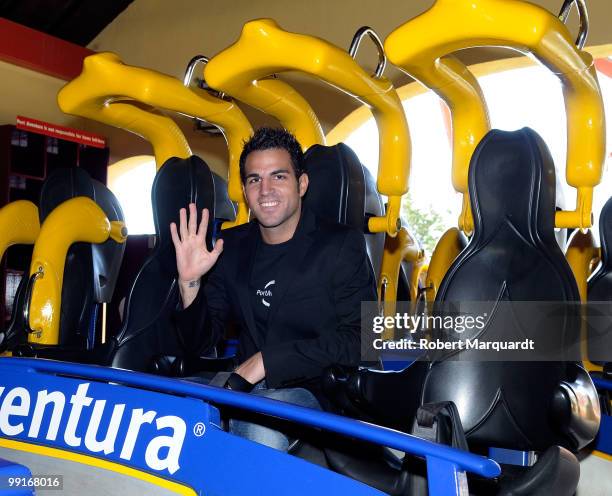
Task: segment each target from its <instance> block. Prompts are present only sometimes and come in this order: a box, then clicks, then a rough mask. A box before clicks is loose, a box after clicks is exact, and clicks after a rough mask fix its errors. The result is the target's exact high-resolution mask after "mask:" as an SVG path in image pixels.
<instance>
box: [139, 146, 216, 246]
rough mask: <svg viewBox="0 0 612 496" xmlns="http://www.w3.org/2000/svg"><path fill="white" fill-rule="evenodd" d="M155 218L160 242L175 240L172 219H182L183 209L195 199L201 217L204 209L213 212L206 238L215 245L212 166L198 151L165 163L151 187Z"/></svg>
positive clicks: (165, 242)
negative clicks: (200, 156) (180, 215)
mask: <svg viewBox="0 0 612 496" xmlns="http://www.w3.org/2000/svg"><path fill="white" fill-rule="evenodd" d="M151 203H152V205H153V222H154V224H155V232H156V234H157V236H158V242H157V244H158V245H166V244H171V243H172V238H171V237H170V223H171V222H176V223H177V225H178V223H179V210H180V209H181V208H186V207H187V206H188V205H189V204H190V203H195V204H196V206H197V209H198V221H199V218H200V215H202V209H203V208H207V209H208V210H209V213H210V217H209V228H208V231H207V236H206V242H207V244H208V246H209V247H211V246H212V245H211V239H212V228H211V225H212V221H213V219H214V218H215V186H214V179H213V174H212V172H211V171H210V168H209V167H208V165H207V164H206V162H204V161H203V160H202V159H201V158H199V157H196V156H195V155H193V156H191V157H189V158H186V159H181V158H177V157H172V158H170V159H168V160H166V162H164V164H163V165H162V166H161V168H160V169H159V170H158V171H157V175H156V176H155V179H154V180H153V186H152V187H151Z"/></svg>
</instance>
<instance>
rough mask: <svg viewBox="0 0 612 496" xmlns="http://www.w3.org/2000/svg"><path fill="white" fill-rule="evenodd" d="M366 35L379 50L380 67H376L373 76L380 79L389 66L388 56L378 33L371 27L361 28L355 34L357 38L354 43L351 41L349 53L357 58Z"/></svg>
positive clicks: (354, 38) (354, 37)
mask: <svg viewBox="0 0 612 496" xmlns="http://www.w3.org/2000/svg"><path fill="white" fill-rule="evenodd" d="M365 35H368V36H369V37H370V39H371V40H372V41H373V42H374V45H375V46H376V49H377V50H378V65H377V66H376V70H375V71H374V74H373V76H374V77H375V78H377V79H378V78H380V77H381V76H382V75H383V72H385V67H386V66H387V56H386V55H385V48H384V47H383V44H382V41H380V38H379V37H378V35H377V34H376V31H374V30H373V29H372V28H371V27H369V26H362V27H360V28H359V29H358V30H357V32H356V33H355V36H353V41H351V46H350V47H349V50H348V53H349V55H350V56H351V57H352V58H353V59H354V58H355V57H356V56H357V50H358V49H359V44H360V43H361V40H362V39H363V37H364V36H365Z"/></svg>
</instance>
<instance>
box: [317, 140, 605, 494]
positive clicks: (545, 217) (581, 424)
mask: <svg viewBox="0 0 612 496" xmlns="http://www.w3.org/2000/svg"><path fill="white" fill-rule="evenodd" d="M469 192H470V198H471V199H472V209H473V212H474V217H475V230H474V236H473V237H472V239H471V240H470V243H469V244H468V246H467V247H466V248H465V250H464V251H463V252H462V253H461V254H460V255H459V257H458V258H457V259H456V260H455V261H454V262H453V264H452V265H451V267H450V269H449V271H448V273H447V275H446V277H445V278H444V280H443V281H442V284H441V287H440V289H439V291H438V293H437V295H436V305H437V306H440V305H442V303H443V302H445V301H447V302H470V301H472V302H475V301H478V302H493V303H492V304H491V305H492V306H491V308H490V311H489V315H491V316H493V314H494V312H495V305H496V303H497V302H503V301H547V302H578V301H579V295H578V289H577V287H576V283H575V280H574V278H573V276H572V273H571V271H570V268H569V266H568V264H567V262H566V260H565V258H564V257H563V254H562V252H561V251H560V249H559V246H558V244H557V243H556V240H555V237H554V215H555V208H554V205H555V181H554V166H553V162H552V159H551V157H550V154H549V152H548V150H547V148H546V145H545V144H544V142H543V141H542V139H541V138H540V137H539V136H537V134H536V133H535V132H533V131H531V130H529V129H523V130H521V131H517V132H513V133H507V132H501V131H491V132H489V133H488V134H487V135H486V136H485V138H484V139H483V140H482V142H481V143H480V144H479V146H478V148H477V150H476V152H475V153H474V156H473V157H472V161H471V164H470V176H469ZM530 209H531V210H530ZM563 308H564V312H566V314H565V315H564V319H563V321H564V328H562V329H559V339H558V341H559V342H558V344H559V347H562V346H564V345H565V344H566V342H567V341H565V340H566V339H568V337H569V339H570V340H571V336H574V337H576V336H578V331H579V326H580V321H579V318H578V315H577V313H576V311H575V307H573V306H572V305H563ZM573 309H574V310H573ZM434 312H435V306H434ZM507 325H508V321H504V322H501V323H500V322H499V321H497V323H495V319H490V321H489V323H488V324H487V325H486V326H485V327H484V330H482V331H479V332H478V334H475V335H474V336H467V335H466V333H464V334H462V335H461V338H462V339H465V338H474V337H478V338H479V339H481V340H483V339H490V340H494V339H495V338H496V337H497V336H499V331H500V329H501V327H503V326H507ZM500 326H501V327H500ZM517 330H518V328H517ZM468 334H469V333H468ZM434 337H435V336H434ZM440 337H442V336H440ZM574 342H575V341H574ZM559 349H563V348H559ZM469 353H470V352H469V351H465V350H464V351H459V352H456V354H454V355H453V356H452V357H451V356H443V357H438V358H437V359H436V360H432V361H431V362H430V361H427V360H417V361H416V362H414V363H413V364H412V365H411V366H409V367H407V368H406V369H404V370H402V371H400V372H389V371H376V370H371V369H360V370H358V371H350V370H342V369H340V368H338V367H335V368H333V369H331V370H329V371H328V374H327V376H326V377H325V378H324V384H325V389H326V391H327V392H328V395H329V396H330V397H331V398H336V403H337V405H338V407H339V408H340V410H341V412H342V413H345V414H349V415H353V416H357V417H358V418H362V419H365V420H369V421H372V422H375V423H378V424H380V425H386V426H390V427H393V428H396V429H398V430H402V431H404V432H409V431H410V430H411V429H412V430H413V431H414V432H426V429H425V430H424V427H425V425H422V424H423V422H424V421H425V424H426V423H427V422H426V419H427V417H429V418H431V415H424V414H423V409H425V410H426V411H427V410H431V408H432V407H431V405H432V404H433V405H435V404H438V403H440V402H452V403H453V404H454V405H455V406H456V408H457V417H458V418H459V419H460V421H459V422H458V424H456V425H458V426H459V427H460V431H461V434H462V433H463V432H465V438H466V441H467V445H468V446H469V447H470V449H472V450H476V451H479V452H481V450H483V449H485V450H486V449H489V448H502V449H510V450H520V451H535V452H538V453H543V455H542V456H541V457H540V459H539V462H538V463H536V464H535V465H533V466H532V467H529V468H525V469H523V470H522V471H520V470H519V471H517V470H515V468H507V469H505V470H504V471H503V472H502V478H501V479H500V480H499V481H498V487H497V488H491V487H489V489H488V490H489V491H492V490H500V491H501V492H502V493H503V492H504V491H509V488H510V487H513V488H514V489H513V491H514V492H510V493H511V494H567V495H571V494H574V492H575V489H576V485H577V483H578V474H579V468H578V462H577V460H576V458H575V456H574V455H572V454H571V452H570V451H568V449H569V450H572V451H576V450H578V449H580V448H582V447H584V446H585V445H586V444H588V443H589V442H591V441H592V440H593V438H594V437H595V435H596V434H597V431H598V428H599V421H600V410H599V404H598V400H597V393H596V391H595V388H594V386H593V383H592V381H591V380H590V378H589V376H588V374H587V373H586V372H585V371H584V369H583V368H582V367H581V366H579V365H577V364H576V363H574V362H483V361H478V360H474V359H472V360H471V361H470V356H469ZM472 358H473V357H472ZM580 386H582V387H581V388H580ZM578 389H581V390H580V391H578ZM576 398H580V400H579V401H580V402H582V404H583V405H584V406H585V407H586V408H579V407H578V404H576ZM446 417H447V418H452V417H453V415H450V414H447V415H446ZM552 418H556V419H561V420H559V421H558V422H556V423H555V424H551V422H550V419H552ZM429 426H430V427H431V420H430V421H429ZM452 438H453V436H451V439H452ZM556 445H561V446H563V448H561V447H559V446H556ZM566 448H567V449H566ZM550 457H552V458H554V459H555V460H557V461H556V462H555V463H552V464H551V465H549V466H548V468H547V469H545V471H546V472H547V474H546V475H544V474H543V473H542V472H541V469H543V465H540V464H541V463H544V465H545V464H546V463H549V461H550V459H551V458H550ZM544 460H548V461H547V462H544ZM538 465H540V466H539V467H538ZM553 466H554V467H555V468H554V469H553ZM548 470H550V471H548ZM511 474H512V475H511Z"/></svg>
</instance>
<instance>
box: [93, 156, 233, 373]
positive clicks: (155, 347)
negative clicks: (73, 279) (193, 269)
mask: <svg viewBox="0 0 612 496" xmlns="http://www.w3.org/2000/svg"><path fill="white" fill-rule="evenodd" d="M151 198H152V204H153V218H154V223H155V232H156V235H157V237H156V238H157V239H156V244H155V247H154V248H153V250H152V252H151V254H150V255H149V256H148V257H147V259H146V260H145V262H144V264H143V265H142V268H141V269H140V271H139V272H138V275H137V276H136V279H135V281H134V284H133V286H132V290H131V292H130V294H129V296H128V300H127V302H126V314H125V318H124V322H123V325H122V328H121V329H120V330H119V332H117V333H116V334H115V335H114V337H113V338H112V339H111V341H110V342H109V343H108V344H107V346H106V347H105V349H104V350H103V351H102V352H101V353H102V355H101V356H100V355H99V356H98V357H97V358H96V361H98V363H100V362H101V363H103V364H107V365H111V366H113V367H120V368H125V369H130V370H138V371H148V372H157V373H164V374H167V373H168V371H167V370H163V367H162V369H160V363H159V362H158V360H159V359H160V358H161V357H181V356H184V355H186V354H187V353H186V350H185V347H184V345H183V343H181V341H180V338H179V335H178V333H177V332H176V331H175V329H174V326H173V323H172V319H171V315H172V312H173V311H174V310H175V309H176V306H177V304H178V290H177V287H176V276H177V272H176V257H175V253H174V245H173V244H172V238H171V236H170V223H171V222H176V223H177V224H178V222H179V210H180V209H181V208H185V207H186V206H187V205H188V204H189V203H195V204H196V206H197V209H198V216H200V215H201V212H202V209H203V208H207V209H208V210H209V212H210V217H209V226H208V232H207V240H206V242H207V244H208V246H209V247H212V236H213V231H214V226H213V224H214V220H215V216H216V214H217V213H219V212H220V213H221V214H222V215H223V216H224V217H225V218H226V220H233V217H235V210H234V206H233V204H232V203H231V202H230V201H229V198H228V196H227V189H226V186H225V183H224V182H223V180H221V179H220V178H217V179H216V180H215V178H214V175H213V173H212V172H211V171H210V169H209V167H208V165H206V163H205V162H204V161H203V160H201V159H200V158H198V157H196V156H192V157H190V158H188V159H179V158H175V157H173V158H171V159H169V160H168V161H166V162H165V163H164V165H163V166H162V167H161V168H160V169H159V171H158V172H157V175H156V176H155V180H154V182H153V186H152V190H151Z"/></svg>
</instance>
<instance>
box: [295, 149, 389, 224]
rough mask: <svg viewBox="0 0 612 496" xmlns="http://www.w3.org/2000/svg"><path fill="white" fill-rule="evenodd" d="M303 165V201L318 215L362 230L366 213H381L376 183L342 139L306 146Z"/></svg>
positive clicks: (370, 214)
mask: <svg viewBox="0 0 612 496" xmlns="http://www.w3.org/2000/svg"><path fill="white" fill-rule="evenodd" d="M304 169H305V171H306V173H307V174H308V180H309V186H308V191H307V192H306V195H305V197H304V205H305V206H306V207H308V208H309V209H310V210H312V211H313V212H314V213H315V214H316V215H317V216H318V217H321V218H324V219H327V220H330V221H332V222H339V223H341V224H347V225H349V226H352V227H355V228H357V229H359V230H361V231H363V230H364V227H365V224H366V218H367V217H370V216H373V215H382V212H383V205H382V202H381V201H380V197H379V195H378V192H377V191H376V183H375V182H374V180H373V179H372V176H371V174H370V173H369V171H368V170H367V169H366V168H365V167H364V166H363V165H362V164H361V162H360V161H359V159H358V158H357V155H355V152H354V151H353V150H351V149H350V148H349V147H348V146H346V145H345V144H344V143H339V144H337V145H334V146H322V145H314V146H312V147H310V148H309V149H308V151H307V152H306V153H305V154H304Z"/></svg>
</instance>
